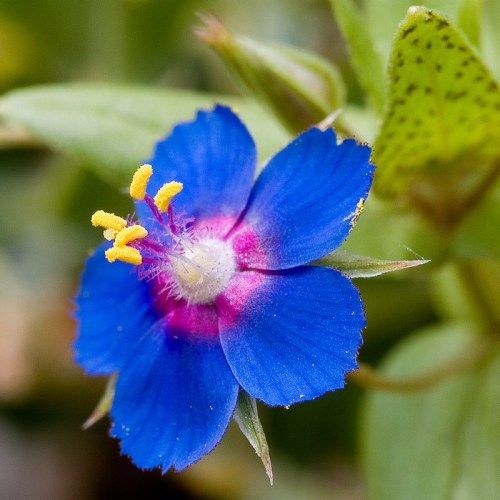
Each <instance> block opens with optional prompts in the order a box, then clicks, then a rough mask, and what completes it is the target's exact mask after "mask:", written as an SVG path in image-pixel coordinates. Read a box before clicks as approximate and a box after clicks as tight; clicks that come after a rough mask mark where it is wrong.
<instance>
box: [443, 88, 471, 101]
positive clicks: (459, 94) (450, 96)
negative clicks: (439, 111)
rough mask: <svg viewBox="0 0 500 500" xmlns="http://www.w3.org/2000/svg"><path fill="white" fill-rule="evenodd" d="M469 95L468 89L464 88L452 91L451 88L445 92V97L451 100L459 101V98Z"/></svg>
mask: <svg viewBox="0 0 500 500" xmlns="http://www.w3.org/2000/svg"><path fill="white" fill-rule="evenodd" d="M466 95H467V91H466V90H462V91H461V92H452V91H451V90H449V91H448V92H446V94H445V96H444V97H445V99H448V100H449V101H458V100H459V99H462V97H465V96H466Z"/></svg>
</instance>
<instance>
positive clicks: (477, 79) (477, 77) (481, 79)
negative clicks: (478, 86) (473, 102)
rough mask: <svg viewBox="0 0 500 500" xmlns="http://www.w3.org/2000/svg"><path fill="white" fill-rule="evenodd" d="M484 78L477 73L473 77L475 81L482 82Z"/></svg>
mask: <svg viewBox="0 0 500 500" xmlns="http://www.w3.org/2000/svg"><path fill="white" fill-rule="evenodd" d="M483 80H484V76H483V75H478V76H476V78H475V79H474V81H476V82H482V81H483Z"/></svg>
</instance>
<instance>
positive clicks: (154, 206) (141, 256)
mask: <svg viewBox="0 0 500 500" xmlns="http://www.w3.org/2000/svg"><path fill="white" fill-rule="evenodd" d="M152 174H153V169H152V167H151V165H143V166H141V167H139V169H138V170H137V171H136V172H135V174H134V177H133V179H132V183H131V185H130V194H131V196H132V197H133V198H135V199H136V200H143V201H144V202H145V203H146V204H147V206H148V207H149V209H150V210H151V212H152V215H153V217H154V218H155V219H156V223H157V224H156V225H154V226H153V227H152V228H151V231H150V232H149V231H148V230H146V228H144V227H143V226H141V225H140V224H133V223H132V221H131V219H130V218H128V219H123V218H121V217H118V216H116V215H114V214H110V213H108V212H104V211H102V210H98V211H97V212H96V213H94V215H93V216H92V224H93V225H94V226H101V227H102V228H104V237H105V238H106V239H108V240H110V241H113V246H112V247H111V248H109V249H108V250H106V252H105V256H106V258H107V259H108V261H109V262H114V261H115V260H121V261H123V262H127V263H130V264H133V265H135V266H137V269H138V276H139V278H140V279H145V280H147V281H151V280H155V282H156V283H157V284H158V285H159V286H160V288H161V291H160V293H161V294H163V293H167V296H168V297H172V298H174V299H177V300H179V299H184V300H186V301H187V302H190V303H195V304H208V303H211V302H213V301H214V300H215V298H216V297H217V295H218V294H219V293H220V292H222V290H223V289H224V288H225V287H226V285H227V283H228V281H229V279H230V278H231V276H232V275H233V274H234V272H235V271H236V262H235V256H234V251H233V249H232V247H231V246H230V245H228V244H227V243H226V242H225V241H223V240H221V239H220V238H214V237H212V236H211V235H210V234H209V233H206V232H205V233H203V234H200V233H199V231H197V230H196V229H194V228H193V227H192V226H190V223H191V222H192V219H185V218H184V217H183V216H182V215H176V214H175V213H174V210H173V208H172V205H171V203H170V202H171V200H172V198H173V197H174V196H176V195H177V194H178V193H179V192H180V191H181V190H182V187H183V186H182V184H181V183H180V182H175V181H172V182H167V183H166V184H164V185H163V186H162V187H161V188H160V189H159V190H158V192H157V193H156V195H155V196H154V198H153V197H152V196H150V195H149V194H148V193H146V187H147V184H148V181H149V178H150V177H151V175H152Z"/></svg>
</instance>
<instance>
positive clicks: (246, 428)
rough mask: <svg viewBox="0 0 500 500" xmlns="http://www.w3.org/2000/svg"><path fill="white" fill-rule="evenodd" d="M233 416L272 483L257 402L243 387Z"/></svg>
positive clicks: (265, 441)
mask: <svg viewBox="0 0 500 500" xmlns="http://www.w3.org/2000/svg"><path fill="white" fill-rule="evenodd" d="M233 418H234V420H235V421H236V423H237V424H238V426H239V428H240V430H241V432H242V433H243V435H244V436H245V437H246V438H247V439H248V442H249V443H250V444H251V445H252V447H253V449H254V450H255V452H256V453H257V455H258V456H259V458H260V459H261V460H262V463H263V465H264V467H265V469H266V474H267V477H268V478H269V481H270V483H271V485H272V484H273V468H272V465H271V457H270V456H269V447H268V445H267V440H266V435H265V434H264V429H263V428H262V424H261V423H260V419H259V414H258V413H257V403H256V401H255V398H253V397H252V396H250V394H248V393H247V392H246V391H244V390H243V389H240V392H239V394H238V401H237V403H236V409H235V410H234V415H233Z"/></svg>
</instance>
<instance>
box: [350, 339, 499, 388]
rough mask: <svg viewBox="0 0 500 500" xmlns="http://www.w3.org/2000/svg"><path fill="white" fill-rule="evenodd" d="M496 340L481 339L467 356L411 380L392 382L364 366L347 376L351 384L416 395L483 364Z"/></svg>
mask: <svg viewBox="0 0 500 500" xmlns="http://www.w3.org/2000/svg"><path fill="white" fill-rule="evenodd" d="M497 343H498V342H497V341H496V340H493V339H492V338H485V339H481V340H480V341H479V342H476V343H474V344H472V345H471V346H469V348H468V349H466V350H465V351H464V352H463V353H461V354H460V355H458V356H456V357H454V358H453V359H451V360H449V361H447V362H446V363H443V364H442V365H441V366H438V367H437V368H435V369H433V370H431V371H429V372H427V373H424V374H422V375H416V376H413V377H408V378H402V379H400V378H392V377H390V376H387V375H384V374H382V373H380V372H378V371H377V370H375V369H373V368H371V367H370V366H368V365H366V364H364V363H360V364H359V367H358V369H357V370H355V371H353V372H351V373H349V374H348V375H347V377H348V380H349V381H351V382H355V383H356V384H358V385H360V386H362V387H365V388H369V389H376V390H381V391H390V392H416V391H421V390H424V389H428V388H430V387H433V386H434V385H436V384H438V383H440V382H443V381H444V380H446V379H448V378H450V377H453V376H456V375H459V374H460V373H462V372H464V371H466V370H467V369H469V368H471V367H472V366H474V365H475V364H476V363H478V362H479V361H481V360H482V359H483V358H484V357H485V356H486V355H487V354H489V353H491V352H492V350H493V349H492V348H493V347H494V346H495V345H496V344H497Z"/></svg>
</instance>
